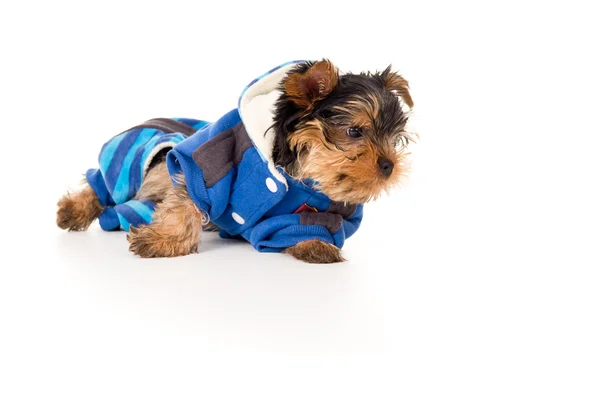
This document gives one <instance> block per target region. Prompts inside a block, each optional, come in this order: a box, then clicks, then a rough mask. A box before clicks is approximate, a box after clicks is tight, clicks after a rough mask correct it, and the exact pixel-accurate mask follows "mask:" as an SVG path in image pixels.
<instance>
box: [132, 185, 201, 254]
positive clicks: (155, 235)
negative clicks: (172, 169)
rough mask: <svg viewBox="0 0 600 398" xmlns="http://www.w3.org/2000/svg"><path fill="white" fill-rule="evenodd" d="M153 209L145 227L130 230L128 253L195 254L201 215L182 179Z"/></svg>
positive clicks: (198, 239)
mask: <svg viewBox="0 0 600 398" xmlns="http://www.w3.org/2000/svg"><path fill="white" fill-rule="evenodd" d="M177 183H178V185H177V186H175V187H172V188H171V189H170V190H169V192H168V193H167V195H166V197H165V198H164V200H163V201H162V202H161V203H159V204H158V205H157V206H156V209H155V211H154V215H153V217H154V219H153V221H152V222H151V223H150V224H148V225H142V226H140V227H139V228H133V227H132V228H131V229H130V232H129V235H127V240H128V241H129V243H130V245H129V250H130V251H132V252H133V253H135V254H137V255H139V256H140V257H175V256H185V255H187V254H191V253H196V252H197V251H198V244H199V242H200V231H201V230H202V213H201V212H200V210H199V209H198V207H197V206H196V204H195V203H194V202H193V201H192V199H191V198H190V197H189V195H188V192H187V189H186V186H185V181H184V179H183V176H182V175H181V176H179V177H178V179H177Z"/></svg>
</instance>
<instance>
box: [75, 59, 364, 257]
mask: <svg viewBox="0 0 600 398" xmlns="http://www.w3.org/2000/svg"><path fill="white" fill-rule="evenodd" d="M297 62H300V61H292V62H288V63H286V64H283V65H280V66H278V67H276V68H274V69H272V70H270V71H268V72H267V73H265V74H263V75H262V76H260V77H258V78H257V79H255V80H253V81H252V82H251V83H250V84H249V85H248V86H247V87H246V88H245V89H244V90H243V92H242V94H241V96H240V97H239V100H238V107H237V108H236V109H233V110H231V111H230V112H228V113H227V114H225V115H224V116H222V117H221V118H219V119H218V120H217V121H215V122H213V123H210V122H207V121H203V120H197V119H186V118H171V119H167V118H161V119H152V120H149V121H147V122H145V123H143V124H141V125H139V126H135V127H134V128H131V129H128V130H127V131H125V132H123V133H121V134H119V135H117V136H115V137H113V138H112V139H111V140H109V141H108V142H107V143H106V144H104V146H103V147H102V150H101V152H100V155H99V158H98V160H99V168H96V169H90V170H88V172H87V173H86V177H87V181H88V183H89V184H90V186H91V187H92V188H93V189H94V191H95V192H96V194H97V196H98V198H99V200H100V203H101V204H102V205H103V206H104V207H105V209H104V210H103V212H102V214H101V215H100V217H99V221H100V226H101V228H102V229H104V230H107V231H113V230H125V231H128V230H129V228H130V227H131V226H134V227H137V226H139V225H142V224H148V223H150V222H151V221H152V213H153V211H154V208H155V206H156V205H155V203H153V202H151V201H147V200H146V201H143V202H142V201H138V200H135V199H134V198H135V194H136V193H137V191H138V190H139V188H140V186H141V184H142V182H143V180H144V177H145V175H146V173H147V171H148V169H149V168H150V167H151V166H152V165H153V162H155V161H156V160H157V159H159V158H157V156H159V155H161V154H164V153H165V152H166V161H167V168H168V171H169V175H170V176H171V179H172V182H173V184H177V182H176V180H175V179H174V177H175V176H176V175H177V174H179V173H183V175H184V177H185V182H186V186H187V190H188V193H189V195H190V198H191V199H192V200H193V201H194V203H195V204H196V205H197V206H198V208H199V209H200V210H201V211H202V213H203V216H204V218H205V220H206V221H208V220H210V221H211V222H212V223H213V224H215V225H216V226H218V227H219V228H220V231H219V234H220V236H221V237H223V238H234V239H244V240H246V241H248V242H250V243H251V244H252V246H254V247H255V248H256V249H257V250H259V251H264V252H269V251H270V252H273V251H274V252H277V251H281V250H283V249H285V248H287V247H290V246H294V245H295V244H297V243H299V242H302V241H306V240H311V239H319V240H321V241H324V242H328V243H331V244H334V245H335V246H337V247H339V248H341V247H342V246H343V245H344V241H345V240H346V239H347V238H348V237H350V236H351V235H352V234H354V233H355V232H356V230H357V228H358V227H359V225H360V222H361V220H362V216H363V206H362V205H347V204H344V203H340V202H334V201H332V200H331V199H329V198H328V197H327V196H326V195H325V194H323V193H322V192H320V191H319V190H318V185H315V184H312V183H311V182H309V181H298V180H295V179H293V178H291V177H290V176H289V175H288V174H287V173H286V172H285V171H284V170H283V169H282V168H281V167H279V166H276V165H275V164H274V163H273V161H272V159H271V149H272V147H273V138H274V137H273V134H274V133H273V131H272V130H271V125H272V123H273V113H272V112H273V107H274V103H275V101H276V100H277V98H278V97H279V95H280V91H279V86H280V82H281V80H282V79H283V78H284V77H285V76H286V73H287V72H288V71H289V70H290V68H292V67H293V66H294V65H295V64H296V63H297Z"/></svg>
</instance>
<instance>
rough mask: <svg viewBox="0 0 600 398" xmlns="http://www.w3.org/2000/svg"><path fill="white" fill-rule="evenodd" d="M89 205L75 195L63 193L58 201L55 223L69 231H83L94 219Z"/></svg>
mask: <svg viewBox="0 0 600 398" xmlns="http://www.w3.org/2000/svg"><path fill="white" fill-rule="evenodd" d="M90 213H91V211H90V209H89V206H88V204H87V203H85V202H84V201H82V200H80V199H79V198H78V197H77V196H75V197H73V196H71V195H65V196H64V197H63V198H62V199H60V200H59V201H58V211H57V212H56V225H58V227H59V228H62V229H66V230H69V231H85V230H86V229H88V227H89V226H90V225H91V223H92V221H94V218H95V217H94V216H95V214H90Z"/></svg>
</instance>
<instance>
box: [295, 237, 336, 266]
mask: <svg viewBox="0 0 600 398" xmlns="http://www.w3.org/2000/svg"><path fill="white" fill-rule="evenodd" d="M285 252H286V253H288V254H290V255H292V256H294V257H295V258H297V259H298V260H302V261H305V262H307V263H315V264H329V263H339V262H342V261H345V259H344V258H343V257H342V254H341V252H340V249H338V248H337V247H336V246H334V245H332V244H331V243H326V242H322V241H320V240H317V239H313V240H307V241H304V242H300V243H298V244H296V245H295V246H292V247H289V248H287V249H286V250H285Z"/></svg>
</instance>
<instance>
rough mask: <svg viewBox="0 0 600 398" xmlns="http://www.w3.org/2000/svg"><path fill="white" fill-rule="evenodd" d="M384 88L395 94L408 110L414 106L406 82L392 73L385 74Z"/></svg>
mask: <svg viewBox="0 0 600 398" xmlns="http://www.w3.org/2000/svg"><path fill="white" fill-rule="evenodd" d="M385 88H386V89H387V90H389V91H393V92H395V93H396V95H398V96H399V97H400V98H402V99H403V100H404V102H405V103H406V105H408V106H409V107H410V108H412V107H413V106H414V103H413V99H412V97H411V96H410V92H409V87H408V81H407V80H406V79H405V78H403V77H402V76H400V75H399V74H397V73H394V72H389V73H387V74H386V76H385Z"/></svg>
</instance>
